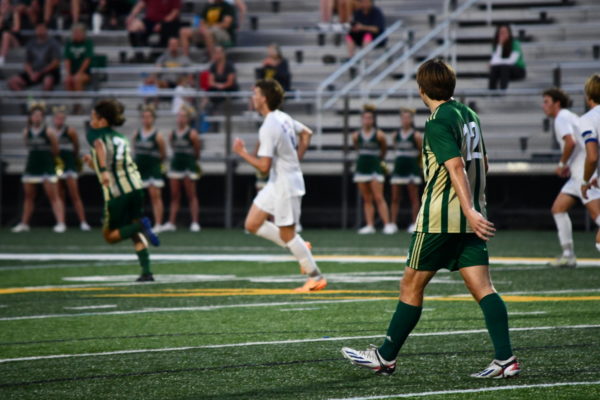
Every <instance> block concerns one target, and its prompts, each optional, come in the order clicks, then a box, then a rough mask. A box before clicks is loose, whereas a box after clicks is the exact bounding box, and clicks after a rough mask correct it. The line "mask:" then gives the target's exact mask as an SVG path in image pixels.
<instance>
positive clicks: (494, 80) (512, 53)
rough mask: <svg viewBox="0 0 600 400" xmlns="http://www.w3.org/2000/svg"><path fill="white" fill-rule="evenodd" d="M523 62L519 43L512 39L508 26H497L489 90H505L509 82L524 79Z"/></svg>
mask: <svg viewBox="0 0 600 400" xmlns="http://www.w3.org/2000/svg"><path fill="white" fill-rule="evenodd" d="M525 76H526V71H525V60H524V59H523V51H522V50H521V42H519V41H518V40H516V39H514V38H513V35H512V31H511V29H510V26H508V25H498V27H497V28H496V35H495V36H494V53H493V54H492V59H491V61H490V81H489V85H488V87H489V89H497V88H498V83H500V89H506V88H507V87H508V82H509V81H517V80H522V79H525Z"/></svg>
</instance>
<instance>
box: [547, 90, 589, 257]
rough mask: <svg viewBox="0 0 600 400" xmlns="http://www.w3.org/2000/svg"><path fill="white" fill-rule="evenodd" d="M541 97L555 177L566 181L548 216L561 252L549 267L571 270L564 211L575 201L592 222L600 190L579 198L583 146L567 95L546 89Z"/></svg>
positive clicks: (572, 254) (571, 252)
mask: <svg viewBox="0 0 600 400" xmlns="http://www.w3.org/2000/svg"><path fill="white" fill-rule="evenodd" d="M543 96H544V101H543V103H542V108H543V109H544V113H545V114H546V115H547V116H548V117H550V118H553V119H554V133H555V135H556V140H557V141H558V143H559V144H560V148H561V151H562V154H561V157H560V161H559V162H558V166H557V167H556V174H557V175H558V176H559V177H561V178H569V179H568V180H567V182H566V183H565V184H564V185H563V187H562V189H561V190H560V193H559V194H558V196H556V199H555V200H554V204H553V205H552V216H553V217H554V222H555V223H556V228H557V230H558V240H559V242H560V245H561V247H562V249H563V252H562V254H561V255H560V256H559V257H557V259H556V260H555V261H553V262H551V263H550V265H552V266H556V267H567V268H573V267H575V266H576V264H577V262H576V258H575V251H574V248H573V228H572V224H571V219H570V218H569V214H568V212H569V210H570V209H571V208H572V207H573V206H574V205H575V204H576V202H577V200H580V201H581V202H582V203H583V204H584V205H585V207H586V208H587V210H588V211H589V213H590V215H592V217H593V218H594V219H595V218H597V217H598V216H599V215H600V190H598V189H593V190H591V191H590V192H589V193H588V194H589V195H588V197H587V198H583V196H582V194H581V183H582V182H583V163H584V160H585V144H584V142H583V140H582V138H581V135H580V131H581V129H580V121H579V117H578V116H577V114H575V113H573V112H572V111H570V110H568V107H569V105H570V102H571V101H570V99H569V96H568V95H567V94H566V93H565V92H563V91H562V90H560V89H556V88H552V89H548V90H546V91H545V92H544V95H543Z"/></svg>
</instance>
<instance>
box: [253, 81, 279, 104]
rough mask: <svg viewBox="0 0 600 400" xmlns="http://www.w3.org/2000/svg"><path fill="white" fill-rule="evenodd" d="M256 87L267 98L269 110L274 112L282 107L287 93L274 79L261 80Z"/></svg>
mask: <svg viewBox="0 0 600 400" xmlns="http://www.w3.org/2000/svg"><path fill="white" fill-rule="evenodd" d="M254 86H255V87H257V88H259V89H260V91H261V93H262V94H263V96H265V97H266V98H267V107H269V110H271V111H273V110H277V109H278V108H279V107H281V104H283V96H284V95H285V91H284V90H283V87H282V86H281V85H280V84H279V82H277V81H276V80H274V79H261V80H259V81H258V82H256V84H255V85H254Z"/></svg>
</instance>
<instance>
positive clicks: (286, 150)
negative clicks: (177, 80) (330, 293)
mask: <svg viewBox="0 0 600 400" xmlns="http://www.w3.org/2000/svg"><path fill="white" fill-rule="evenodd" d="M283 95H284V92H283V88H282V87H281V85H280V84H279V83H278V82H277V81H275V80H271V79H268V80H261V81H258V82H257V83H256V86H255V87H254V95H253V96H252V102H253V104H254V109H255V110H256V111H258V112H259V113H260V114H261V115H262V116H263V117H264V118H265V120H264V122H263V124H262V126H261V127H260V130H259V131H258V135H259V141H260V148H259V150H258V155H257V156H254V155H252V154H250V153H248V151H247V150H246V146H245V144H244V141H243V140H242V139H239V138H237V139H236V140H235V141H234V143H233V151H234V152H235V153H237V154H238V155H239V156H240V157H242V158H243V159H244V160H246V162H248V164H250V165H252V166H253V167H254V168H256V169H257V170H259V171H260V172H262V173H263V174H264V173H269V182H268V183H267V185H266V186H265V187H264V189H262V190H261V191H260V192H258V194H257V195H256V197H255V198H254V202H253V204H252V206H251V207H250V210H249V211H248V215H247V217H246V222H245V228H246V230H247V231H248V232H250V233H253V234H255V235H257V236H260V237H262V238H265V239H268V240H270V241H272V242H273V243H275V244H277V245H278V246H281V247H284V248H286V247H287V249H288V250H289V251H290V252H291V253H292V255H293V256H294V257H295V258H296V260H298V263H299V264H300V272H301V273H303V274H306V275H308V279H307V281H306V283H305V284H304V285H303V286H301V287H299V288H297V289H295V290H296V291H298V292H310V291H315V290H321V289H324V288H325V286H327V281H326V280H325V278H324V277H323V275H321V271H320V270H319V267H318V266H317V263H316V262H315V259H314V258H313V256H312V253H311V251H310V248H309V247H308V246H307V244H306V242H305V241H304V240H303V239H302V237H301V236H300V235H298V233H296V231H295V229H296V224H297V223H298V221H299V220H300V208H301V202H302V196H304V194H305V188H304V178H303V176H302V170H301V169H300V160H302V158H303V157H304V153H305V152H306V150H307V149H308V145H309V144H310V137H311V135H312V131H311V130H310V129H308V128H307V127H306V126H304V125H303V124H301V123H300V122H298V121H296V120H294V119H292V118H291V117H290V116H289V115H287V114H286V113H284V112H282V111H280V110H279V107H280V106H281V103H282V102H283ZM270 216H273V218H274V223H273V222H270V221H268V218H269V217H270Z"/></svg>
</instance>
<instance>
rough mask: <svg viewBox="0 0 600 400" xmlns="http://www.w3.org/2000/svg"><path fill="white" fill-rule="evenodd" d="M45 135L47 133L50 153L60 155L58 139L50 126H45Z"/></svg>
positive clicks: (55, 155)
mask: <svg viewBox="0 0 600 400" xmlns="http://www.w3.org/2000/svg"><path fill="white" fill-rule="evenodd" d="M46 135H48V140H49V141H50V151H52V155H53V156H54V157H58V156H59V155H60V149H59V147H58V139H56V135H55V134H54V130H53V129H52V128H47V129H46Z"/></svg>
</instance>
